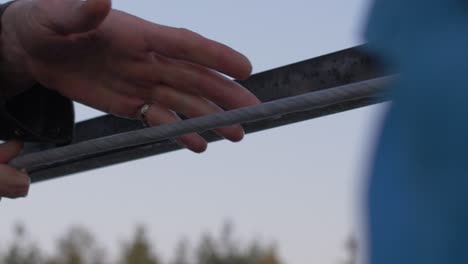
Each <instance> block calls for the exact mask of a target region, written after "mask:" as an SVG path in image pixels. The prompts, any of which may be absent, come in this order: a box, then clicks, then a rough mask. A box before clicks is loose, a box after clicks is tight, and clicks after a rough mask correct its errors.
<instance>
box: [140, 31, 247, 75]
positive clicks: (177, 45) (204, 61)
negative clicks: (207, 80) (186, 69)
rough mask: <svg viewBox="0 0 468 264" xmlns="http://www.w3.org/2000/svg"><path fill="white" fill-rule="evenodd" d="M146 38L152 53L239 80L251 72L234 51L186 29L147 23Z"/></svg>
mask: <svg viewBox="0 0 468 264" xmlns="http://www.w3.org/2000/svg"><path fill="white" fill-rule="evenodd" d="M146 25H147V28H146V30H145V33H146V36H145V37H146V39H147V42H148V44H149V47H150V49H151V50H153V51H155V52H157V53H159V54H162V55H164V56H166V57H169V58H175V59H179V60H184V61H188V62H192V63H196V64H200V65H203V66H205V67H208V68H210V69H214V70H216V71H219V72H222V73H224V74H226V75H229V76H231V77H234V78H237V79H246V78H248V77H249V76H250V74H251V72H252V65H251V63H250V61H249V60H248V59H247V57H245V56H244V55H242V54H241V53H239V52H237V51H235V50H233V49H232V48H230V47H228V46H226V45H224V44H221V43H218V42H216V41H213V40H209V39H207V38H205V37H203V36H201V35H199V34H197V33H194V32H192V31H189V30H187V29H180V28H172V27H167V26H162V25H156V24H152V23H147V24H146Z"/></svg>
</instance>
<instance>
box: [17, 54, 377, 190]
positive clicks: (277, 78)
mask: <svg viewBox="0 0 468 264" xmlns="http://www.w3.org/2000/svg"><path fill="white" fill-rule="evenodd" d="M376 68H377V65H376V63H375V61H374V60H373V59H372V58H371V57H370V56H369V55H367V54H366V53H364V52H363V47H362V46H361V47H356V48H351V49H347V50H343V51H339V52H335V53H332V54H329V55H325V56H321V57H318V58H314V59H310V60H307V61H303V62H299V63H295V64H291V65H288V66H284V67H281V68H277V69H274V70H270V71H266V72H263V73H259V74H255V75H253V76H252V77H251V78H250V79H248V80H246V81H242V82H240V83H241V84H243V85H244V86H245V87H247V88H248V89H250V90H251V91H252V92H253V93H254V94H255V95H257V96H258V97H259V98H260V99H261V100H262V101H264V102H268V101H272V100H276V99H280V98H285V97H290V96H295V95H300V94H304V93H307V92H313V91H318V90H322V89H327V88H332V87H336V86H341V85H345V84H349V83H354V82H358V81H363V80H368V79H373V78H376V77H381V76H383V75H382V74H379V73H378V71H377V70H376ZM379 100H380V99H379V98H376V97H375V96H373V95H370V96H369V98H356V100H350V101H347V102H344V103H337V104H333V105H329V106H326V107H323V108H320V109H314V110H310V111H304V112H300V113H293V114H288V115H284V116H282V117H279V118H275V119H273V120H263V121H259V122H255V123H250V124H247V125H245V129H246V132H247V133H253V132H256V131H261V130H265V129H270V128H273V127H278V126H282V125H286V124H291V123H295V122H299V121H303V120H307V119H311V118H316V117H320V116H324V115H329V114H333V113H338V112H342V111H346V110H350V109H354V108H357V107H362V106H366V105H370V104H373V103H376V102H379ZM141 128H142V126H141V124H140V123H139V122H137V121H133V120H126V119H121V118H116V117H112V116H104V117H99V118H95V119H92V120H88V121H85V122H81V123H78V124H77V126H76V136H75V139H74V142H73V143H78V142H83V141H87V140H91V139H95V138H100V137H104V136H109V135H114V134H118V133H123V132H128V131H132V130H136V129H141ZM202 136H204V137H205V138H206V139H207V140H208V141H209V142H213V141H216V140H219V138H218V137H217V136H216V135H214V134H212V133H209V132H208V133H204V134H202ZM50 147H54V146H47V145H37V144H36V145H27V147H26V151H25V154H27V153H32V152H35V151H41V150H44V149H47V148H50ZM177 149H179V146H177V145H176V144H174V142H173V141H172V140H164V141H161V142H157V143H154V144H151V145H146V146H140V147H130V148H128V149H124V150H120V151H116V152H110V153H104V154H100V155H96V156H94V157H89V158H87V159H85V160H80V161H76V162H71V163H66V164H60V165H57V166H53V167H49V168H45V169H43V170H40V171H36V172H34V173H32V174H31V177H32V181H33V182H38V181H42V180H47V179H52V178H57V177H62V176H65V175H69V174H72V173H77V172H82V171H86V170H91V169H96V168H101V167H104V166H108V165H112V164H117V163H122V162H126V161H131V160H135V159H139V158H143V157H147V156H152V155H157V154H162V153H167V152H170V151H174V150H177Z"/></svg>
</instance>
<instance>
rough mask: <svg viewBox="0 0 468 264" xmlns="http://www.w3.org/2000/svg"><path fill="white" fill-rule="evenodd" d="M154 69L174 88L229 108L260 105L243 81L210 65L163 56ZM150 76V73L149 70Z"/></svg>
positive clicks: (162, 79)
mask: <svg viewBox="0 0 468 264" xmlns="http://www.w3.org/2000/svg"><path fill="white" fill-rule="evenodd" d="M157 60H158V62H157V64H158V66H155V68H153V69H148V70H150V71H151V70H152V71H153V73H152V75H153V76H154V74H155V72H159V73H160V80H161V82H162V83H165V84H167V85H169V86H171V87H174V88H177V89H180V90H182V91H186V92H189V93H193V94H196V95H200V96H202V97H205V98H207V99H209V100H210V101H213V102H214V103H216V104H217V105H219V106H221V107H223V108H226V109H235V108H240V107H245V106H251V105H255V104H259V103H260V101H259V100H258V98H257V97H255V95H253V94H252V93H251V92H250V91H249V90H247V89H246V88H244V87H243V86H241V85H240V84H238V83H236V82H234V81H232V80H230V79H228V78H226V77H224V76H222V75H221V74H219V73H217V72H214V71H212V70H209V69H207V68H204V67H201V66H198V65H195V64H190V63H185V62H180V61H176V60H171V59H166V58H161V57H159V58H158V59H157ZM146 75H148V76H150V75H151V73H150V72H148V73H147V74H146Z"/></svg>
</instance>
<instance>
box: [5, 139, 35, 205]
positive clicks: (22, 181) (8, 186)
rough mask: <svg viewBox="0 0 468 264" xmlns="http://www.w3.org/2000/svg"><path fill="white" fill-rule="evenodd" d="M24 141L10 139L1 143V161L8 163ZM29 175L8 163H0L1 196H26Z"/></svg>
mask: <svg viewBox="0 0 468 264" xmlns="http://www.w3.org/2000/svg"><path fill="white" fill-rule="evenodd" d="M21 147H22V143H21V142H19V141H10V142H7V143H4V144H1V145H0V163H7V162H9V161H10V160H12V159H13V158H14V157H16V156H17V155H18V154H19V153H20V151H21ZM29 182H30V180H29V177H28V175H27V174H26V173H23V172H20V171H18V170H16V169H15V168H13V167H10V166H8V165H6V164H0V197H7V198H18V197H24V196H26V195H27V194H28V190H29Z"/></svg>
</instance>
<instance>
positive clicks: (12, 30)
mask: <svg viewBox="0 0 468 264" xmlns="http://www.w3.org/2000/svg"><path fill="white" fill-rule="evenodd" d="M22 4H23V1H15V2H13V3H11V4H10V5H9V6H8V7H7V8H6V10H4V12H3V14H2V16H1V33H0V90H1V94H0V95H1V96H5V97H10V96H14V95H17V94H19V93H21V92H23V91H25V90H27V89H29V88H31V87H32V86H33V85H34V84H35V81H34V78H33V76H32V74H31V73H30V72H29V70H28V64H27V53H26V52H25V50H24V48H23V46H22V45H21V43H20V42H19V40H18V35H17V34H18V32H17V28H18V26H20V24H18V23H21V22H20V20H21V17H22V15H21V6H22Z"/></svg>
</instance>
